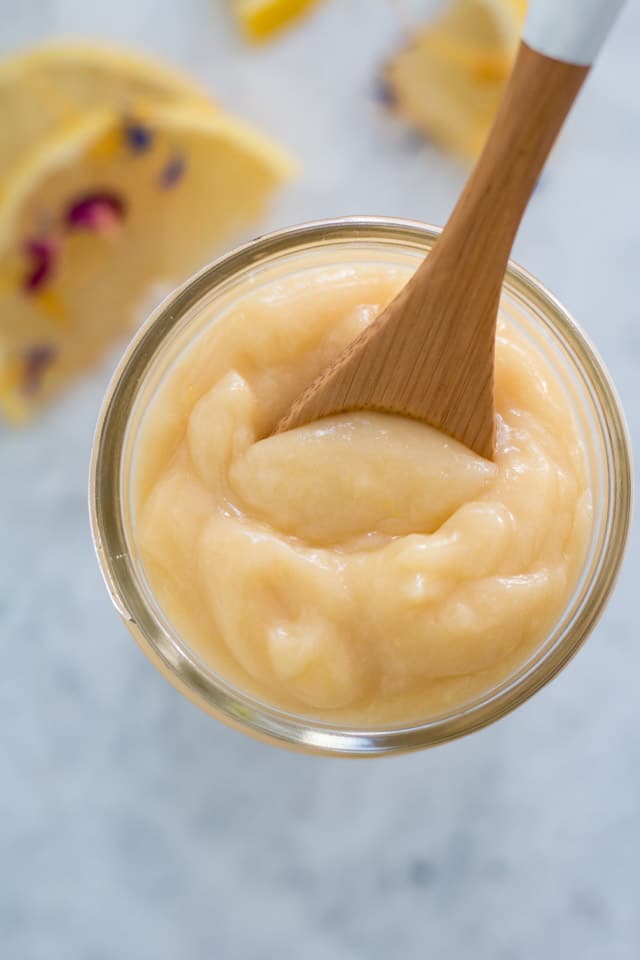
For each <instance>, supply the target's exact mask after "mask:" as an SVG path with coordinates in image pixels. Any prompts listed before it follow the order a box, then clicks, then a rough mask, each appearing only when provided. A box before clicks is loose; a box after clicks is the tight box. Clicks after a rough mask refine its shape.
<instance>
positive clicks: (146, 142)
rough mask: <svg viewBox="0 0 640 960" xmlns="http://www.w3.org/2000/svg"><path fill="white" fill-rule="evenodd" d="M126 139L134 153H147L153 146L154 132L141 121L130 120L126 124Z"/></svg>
mask: <svg viewBox="0 0 640 960" xmlns="http://www.w3.org/2000/svg"><path fill="white" fill-rule="evenodd" d="M124 139H125V143H126V145H127V147H128V148H129V150H131V151H132V153H146V151H147V150H150V149H151V147H152V146H153V140H154V132H153V130H151V128H150V127H146V126H145V125H144V124H143V123H140V122H139V121H136V120H128V121H127V122H126V123H125V125H124Z"/></svg>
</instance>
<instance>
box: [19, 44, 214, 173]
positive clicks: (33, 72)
mask: <svg viewBox="0 0 640 960" xmlns="http://www.w3.org/2000/svg"><path fill="white" fill-rule="evenodd" d="M185 98H188V99H194V100H198V101H199V102H200V103H202V104H203V105H204V104H207V103H210V101H208V98H207V96H206V93H205V92H204V91H203V90H201V89H200V87H198V85H197V84H196V83H195V82H193V81H192V80H191V79H190V78H189V77H186V76H184V75H183V74H182V73H180V72H179V71H178V70H173V69H172V68H170V67H166V66H164V65H163V64H161V63H158V62H157V61H155V60H151V59H147V58H145V57H141V56H138V55H135V54H133V53H129V52H127V51H123V50H119V49H113V48H110V47H102V46H99V45H96V44H88V43H58V44H47V45H43V46H41V47H36V48H34V49H31V50H29V51H28V52H26V53H23V54H19V55H17V56H14V57H11V58H9V59H7V60H4V61H3V62H2V63H1V64H0V130H2V137H1V138H0V183H2V181H3V180H4V179H6V177H8V176H9V175H10V174H11V171H12V170H13V169H14V167H15V166H16V165H19V164H20V163H22V161H23V158H24V156H25V154H26V153H27V151H28V150H30V149H31V147H33V146H34V145H37V144H38V143H39V141H41V140H42V139H43V138H45V137H47V136H49V135H51V134H54V133H56V131H58V130H60V129H61V128H62V127H64V126H65V125H68V124H70V123H72V122H73V121H74V120H76V119H77V118H78V117H79V116H81V115H82V114H84V113H85V112H86V111H87V110H91V109H94V108H97V107H107V108H111V109H113V110H118V111H119V112H121V113H122V114H125V113H127V112H128V111H135V109H136V108H137V106H138V105H139V103H140V102H141V101H144V102H145V103H149V102H151V103H154V102H156V103H164V102H166V101H168V100H177V99H185ZM210 108H211V109H214V107H213V105H212V104H210Z"/></svg>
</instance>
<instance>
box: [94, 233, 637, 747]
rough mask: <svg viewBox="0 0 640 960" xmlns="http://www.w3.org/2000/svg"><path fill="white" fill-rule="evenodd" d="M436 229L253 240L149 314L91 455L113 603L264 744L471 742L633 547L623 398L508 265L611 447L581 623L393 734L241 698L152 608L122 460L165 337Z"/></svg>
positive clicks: (574, 327) (573, 648)
mask: <svg viewBox="0 0 640 960" xmlns="http://www.w3.org/2000/svg"><path fill="white" fill-rule="evenodd" d="M439 232H440V231H439V230H438V228H436V227H432V226H429V225H427V224H424V223H421V222H419V221H415V220H404V219H395V218H387V217H343V218H338V219H331V220H318V221H312V222H308V223H303V224H300V225H297V226H293V227H288V228H285V229H282V230H278V231H275V232H273V233H269V234H266V235H264V236H262V237H258V238H257V239H255V240H252V241H249V242H248V243H246V244H243V245H242V246H240V247H237V248H236V249H234V250H232V251H231V252H229V253H227V254H226V255H224V256H222V257H220V258H219V259H217V260H215V261H214V262H213V263H211V264H210V265H208V266H206V267H204V268H203V269H202V270H201V271H199V272H198V273H197V274H195V275H194V276H193V277H191V278H190V279H188V280H187V281H186V282H185V283H184V284H183V285H182V286H180V287H178V288H177V289H176V290H175V291H174V292H173V293H171V294H170V295H169V296H168V297H167V298H166V299H165V300H164V301H163V302H162V303H161V304H160V305H159V306H158V307H157V308H156V309H155V310H154V311H153V312H152V313H151V315H150V317H149V318H148V320H147V321H145V323H144V324H143V325H142V326H141V327H140V329H139V330H138V331H137V333H136V334H135V335H134V337H133V338H132V340H131V342H130V344H129V346H128V347H127V349H126V350H125V352H124V355H123V357H122V359H121V361H120V363H119V364H118V366H117V368H116V370H115V372H114V374H113V377H112V379H111V382H110V384H109V386H108V388H107V391H106V394H105V397H104V400H103V403H102V407H101V410H100V414H99V418H98V423H97V427H96V431H95V436H94V441H93V446H92V454H91V465H90V482H89V513H90V520H91V530H92V536H93V542H94V547H95V551H96V555H97V558H98V563H99V566H100V569H101V572H102V576H103V579H104V581H105V584H106V587H107V590H108V592H109V594H110V596H111V599H112V602H113V604H114V606H115V607H116V609H117V611H118V612H119V614H120V616H121V617H122V619H123V620H124V621H125V623H126V625H127V626H128V628H129V630H130V632H131V633H132V634H133V636H134V638H135V639H136V640H137V642H138V643H139V645H140V646H141V647H142V648H143V651H144V652H145V653H146V654H147V656H148V657H149V658H150V659H151V661H152V662H153V663H154V664H155V665H156V666H157V667H158V668H159V669H160V670H161V672H162V673H163V674H164V675H165V676H166V677H167V678H168V679H169V680H170V681H171V682H172V683H173V684H174V686H176V687H177V688H178V689H179V690H180V691H181V692H183V693H184V694H185V695H186V696H188V697H189V699H191V700H193V701H194V702H196V703H197V704H198V705H199V706H201V707H202V708H203V709H205V710H206V711H207V712H209V713H211V714H213V715H214V716H216V717H218V718H219V719H222V720H224V721H225V722H226V723H228V724H230V725H231V726H235V727H236V728H240V729H242V730H244V731H245V732H248V733H251V734H253V735H254V736H257V737H259V738H261V739H266V740H268V741H271V742H278V743H279V744H281V745H284V746H289V747H291V748H294V749H296V748H297V749H301V750H306V751H313V752H317V753H326V754H331V755H346V756H366V755H376V754H382V753H393V752H404V751H408V750H413V749H419V748H421V747H425V746H430V745H435V744H437V743H441V742H444V741H448V740H452V739H455V738H457V737H460V736H463V735H465V734H467V733H471V732H472V731H474V730H476V729H480V728H482V727H484V726H487V725H488V724H490V723H492V722H494V721H495V720H497V719H499V718H500V717H502V716H505V715H506V714H507V713H509V712H511V711H512V710H513V709H515V708H516V707H517V706H519V705H520V704H521V703H523V702H524V701H525V700H527V699H528V698H529V697H531V696H532V695H533V694H534V693H535V692H537V691H538V690H539V689H540V688H541V687H542V686H544V685H545V684H546V683H548V682H549V681H550V680H551V679H553V677H555V676H556V674H557V673H559V672H560V670H561V669H563V667H564V666H565V665H566V664H567V663H568V661H569V660H570V659H571V658H572V657H573V656H574V655H575V653H577V651H578V650H579V649H580V647H581V646H582V644H583V643H584V642H585V640H586V639H587V637H588V635H589V634H590V632H591V630H592V629H593V627H594V626H595V624H596V623H597V621H598V619H599V617H600V615H601V613H602V611H603V609H604V607H605V605H606V603H607V601H608V598H609V596H610V594H611V591H612V589H613V587H614V585H615V581H616V579H617V576H618V573H619V570H620V566H621V562H622V558H623V555H624V550H625V546H626V542H627V539H628V533H629V527H630V520H631V508H632V489H633V487H632V465H631V453H630V442H629V437H628V432H627V427H626V423H625V419H624V414H623V412H622V408H621V405H620V401H619V399H618V396H617V393H616V390H615V388H614V386H613V384H612V381H611V378H610V376H609V374H608V372H607V370H606V368H605V366H604V364H603V362H602V360H601V359H600V357H599V355H598V353H597V352H596V350H595V348H594V347H593V345H592V344H591V341H590V340H589V338H588V337H587V336H586V335H585V334H584V332H583V331H582V330H581V329H580V327H579V326H578V324H577V323H576V321H575V320H574V319H573V318H572V317H571V315H570V314H569V313H568V311H567V310H566V309H565V308H564V307H563V306H562V305H561V304H560V302H559V301H558V300H557V299H556V298H555V297H554V296H553V295H552V294H551V293H549V292H548V291H547V290H546V288H545V287H544V286H543V285H542V284H541V283H540V282H539V281H538V280H537V279H536V278H535V277H533V276H532V275H531V274H530V273H528V271H526V270H525V269H524V268H522V267H520V266H519V265H518V264H517V263H515V262H513V261H510V262H509V267H508V269H507V275H506V278H505V288H506V289H507V290H509V291H511V292H515V293H516V294H517V295H519V296H520V297H521V298H524V299H525V300H526V301H527V302H528V303H529V304H531V305H532V306H533V307H534V308H535V309H537V310H538V312H539V313H540V314H542V315H543V316H544V318H545V319H546V321H547V323H548V324H549V326H550V328H552V330H553V332H554V333H555V334H557V335H559V336H560V338H561V340H562V342H563V345H564V346H565V348H567V350H568V352H569V354H570V356H571V359H572V361H573V363H574V365H575V367H576V370H577V371H578V372H579V373H580V375H581V379H582V380H583V381H584V384H585V385H586V386H587V387H588V388H589V392H590V395H591V398H592V400H593V402H594V407H595V408H596V410H597V414H598V419H599V423H600V426H601V428H602V431H603V434H604V437H605V442H606V448H607V450H606V452H607V458H606V464H605V466H606V471H607V487H608V489H609V490H610V491H614V493H615V496H609V498H608V505H607V508H608V513H607V517H606V519H605V523H604V532H603V536H602V538H601V543H600V547H599V556H598V564H597V570H596V572H595V573H594V575H593V577H592V583H591V585H590V587H589V589H588V591H587V594H586V598H585V600H584V601H583V602H582V604H581V608H580V610H579V611H578V613H579V616H578V618H577V621H576V623H575V624H574V625H573V627H572V629H571V630H570V631H568V630H565V631H564V632H563V634H562V635H561V636H560V638H559V639H558V641H557V642H556V643H555V644H554V645H553V647H552V648H551V649H550V650H549V651H548V652H547V653H546V654H545V655H544V656H543V657H542V658H541V659H538V660H534V662H533V663H532V664H531V666H530V667H529V668H528V669H524V670H521V671H519V672H518V673H517V674H516V675H515V678H507V679H506V680H505V681H504V682H503V683H501V684H499V685H498V687H497V688H496V690H494V691H489V692H488V694H487V695H486V696H485V697H484V698H481V699H479V700H476V701H474V702H472V703H471V704H470V705H468V706H467V707H465V706H462V707H461V708H458V709H457V710H456V712H455V713H454V714H449V715H442V716H438V717H435V718H431V719H427V720H425V721H423V722H416V723H410V724H405V725H401V726H390V727H389V728H387V729H383V728H372V729H364V728H358V727H356V726H353V727H352V726H347V725H345V724H342V723H340V724H336V723H332V722H330V721H322V720H318V719H315V718H308V717H301V716H299V715H295V714H290V713H287V712H286V711H284V710H281V709H279V708H277V707H273V706H271V705H269V704H267V703H264V702H263V701H261V700H258V699H257V698H255V697H254V696H252V695H251V694H248V693H245V692H244V691H242V690H239V689H238V688H236V687H235V686H234V685H233V684H231V683H229V682H228V681H226V680H225V679H224V678H223V677H221V676H220V675H218V674H216V673H214V672H213V671H212V670H211V669H209V668H207V667H206V666H205V665H203V664H202V663H201V662H200V661H199V660H198V658H197V657H196V656H195V654H193V652H192V651H190V650H189V649H188V648H187V647H186V645H182V644H179V643H176V638H175V637H173V636H172V635H171V634H170V632H169V631H167V630H166V629H165V628H164V627H163V625H162V623H161V622H160V621H159V619H158V618H157V617H155V616H154V615H153V611H151V609H150V607H149V604H148V603H147V600H146V598H145V596H144V591H143V590H142V586H141V584H140V582H139V577H138V576H137V572H136V569H135V564H134V563H133V561H132V558H131V557H130V555H129V550H128V546H127V538H126V532H125V520H124V517H123V515H122V498H121V496H120V491H121V482H122V472H123V464H122V454H123V449H124V445H125V437H126V433H127V426H128V423H129V419H130V415H131V413H132V410H133V408H134V405H135V400H136V397H137V395H138V390H139V389H140V386H141V384H142V382H143V380H144V372H145V370H146V369H147V370H148V369H149V367H150V365H151V363H152V362H153V360H154V358H155V357H156V356H157V352H158V351H159V350H160V349H161V348H162V345H163V344H164V342H165V338H166V336H167V334H168V333H169V332H170V331H171V330H173V329H174V327H175V325H176V324H177V323H178V322H179V320H180V318H181V317H182V316H184V315H185V314H186V313H187V311H188V310H191V309H192V308H194V307H195V306H196V305H197V303H198V302H199V301H200V300H201V298H202V297H203V296H204V295H205V294H208V293H211V291H212V290H214V289H215V288H216V287H219V286H221V285H222V284H223V283H224V282H226V281H228V280H230V279H232V278H233V277H234V276H236V275H238V274H239V273H241V272H243V271H246V270H248V269H251V268H254V267H263V266H265V265H266V264H268V263H269V262H277V261H278V259H279V258H280V257H282V256H283V255H284V254H286V255H291V253H292V252H295V251H298V252H303V251H307V250H310V249H313V247H314V246H317V247H326V246H327V244H336V243H340V242H347V243H354V242H357V241H361V242H366V243H370V242H372V241H373V242H376V241H382V242H384V243H386V244H397V245H398V247H399V248H400V247H401V248H403V249H405V250H406V249H407V248H408V247H410V246H413V247H415V248H416V249H417V250H421V251H422V252H424V251H425V249H427V248H428V247H429V246H430V245H431V244H433V242H434V241H435V240H436V239H437V236H438V234H439ZM550 321H551V322H550ZM587 601H588V603H587Z"/></svg>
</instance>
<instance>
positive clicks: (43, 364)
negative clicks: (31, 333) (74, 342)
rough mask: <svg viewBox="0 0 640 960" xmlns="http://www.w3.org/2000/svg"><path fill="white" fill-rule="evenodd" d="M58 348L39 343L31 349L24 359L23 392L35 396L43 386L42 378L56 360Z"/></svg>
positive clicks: (49, 344)
mask: <svg viewBox="0 0 640 960" xmlns="http://www.w3.org/2000/svg"><path fill="white" fill-rule="evenodd" d="M56 353H57V351H56V348H55V347H54V346H53V344H51V343H39V344H35V345H34V346H33V347H30V348H29V349H28V350H27V351H26V352H25V353H24V355H23V358H22V390H23V392H24V393H26V394H29V395H33V394H34V393H37V392H38V390H39V389H40V385H41V384H42V378H43V376H44V375H45V373H46V372H47V370H48V369H49V367H50V366H51V364H52V363H53V361H54V360H55V358H56Z"/></svg>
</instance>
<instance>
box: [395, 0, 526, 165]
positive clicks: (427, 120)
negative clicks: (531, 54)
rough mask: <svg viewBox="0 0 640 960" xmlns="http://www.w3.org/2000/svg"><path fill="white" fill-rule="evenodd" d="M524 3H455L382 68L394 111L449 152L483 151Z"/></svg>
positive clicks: (494, 0)
mask: <svg viewBox="0 0 640 960" xmlns="http://www.w3.org/2000/svg"><path fill="white" fill-rule="evenodd" d="M525 13H526V0H454V2H453V3H452V4H450V6H449V7H448V8H447V9H446V10H445V11H444V12H443V14H442V15H441V16H440V18H439V19H438V20H436V21H435V22H434V23H433V24H430V25H429V26H428V27H427V28H426V29H424V30H423V31H421V32H420V33H418V34H417V35H416V36H415V37H414V38H413V40H412V42H411V44H410V45H408V46H407V47H406V48H405V49H403V50H401V51H400V52H399V53H398V54H397V55H396V56H395V57H394V58H393V59H392V60H391V61H390V63H389V64H388V65H387V69H386V83H387V84H388V87H389V93H390V96H391V98H392V100H393V101H394V102H395V104H396V106H397V109H398V111H399V113H401V114H402V115H403V116H404V117H405V118H406V119H407V120H409V121H410V122H411V123H413V124H414V125H415V126H416V127H418V128H419V129H421V130H423V131H424V132H425V133H426V134H427V135H428V136H429V137H433V139H434V140H436V141H438V142H439V143H441V144H442V145H443V146H445V147H446V148H448V149H450V150H452V151H453V152H456V153H460V154H463V155H464V156H466V157H474V156H475V155H476V154H477V153H478V152H479V151H480V149H481V147H482V145H483V143H484V141H485V139H486V136H487V133H488V131H489V127H490V126H491V122H492V120H493V117H494V115H495V111H496V109H497V106H498V103H499V100H500V96H501V94H502V90H503V88H504V84H505V81H506V79H507V77H508V75H509V72H510V70H511V66H512V63H513V58H514V56H515V53H516V50H517V46H518V40H519V36H520V31H521V29H522V24H523V22H524V16H525Z"/></svg>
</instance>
